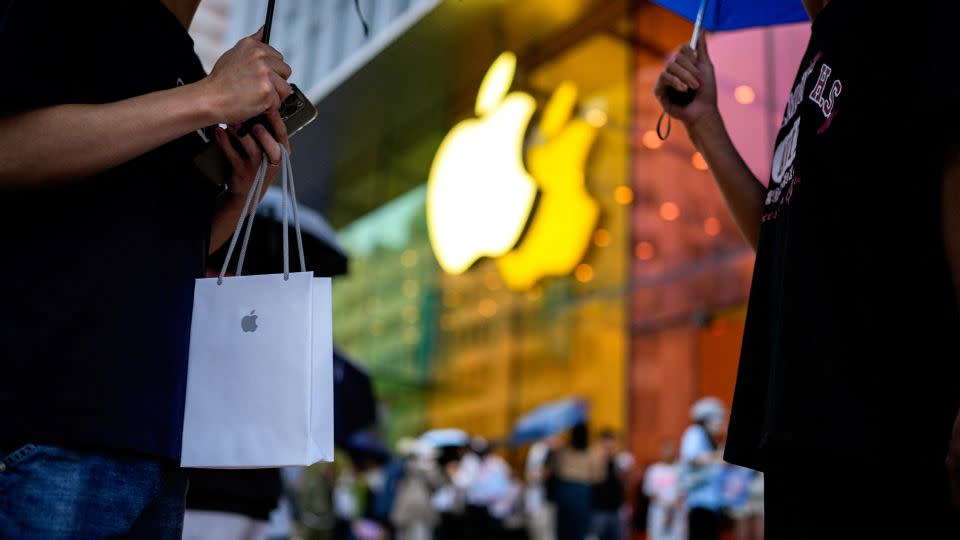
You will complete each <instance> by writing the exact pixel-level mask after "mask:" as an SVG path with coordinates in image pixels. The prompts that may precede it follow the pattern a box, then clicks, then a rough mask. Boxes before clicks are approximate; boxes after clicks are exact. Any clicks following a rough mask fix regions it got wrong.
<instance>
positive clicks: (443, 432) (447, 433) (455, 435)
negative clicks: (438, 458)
mask: <svg viewBox="0 0 960 540" xmlns="http://www.w3.org/2000/svg"><path fill="white" fill-rule="evenodd" d="M420 442H421V443H424V444H428V445H430V446H432V447H434V448H445V447H450V446H466V445H468V444H470V436H469V435H467V433H466V432H465V431H463V430H461V429H433V430H430V431H428V432H426V433H424V434H423V435H421V436H420Z"/></svg>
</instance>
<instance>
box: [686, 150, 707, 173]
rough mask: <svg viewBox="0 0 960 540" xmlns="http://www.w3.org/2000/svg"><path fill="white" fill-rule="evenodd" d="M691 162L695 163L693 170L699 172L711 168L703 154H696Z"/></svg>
mask: <svg viewBox="0 0 960 540" xmlns="http://www.w3.org/2000/svg"><path fill="white" fill-rule="evenodd" d="M690 162H691V163H693V168H694V169H696V170H698V171H705V170H707V169H709V168H710V166H709V165H707V160H705V159H703V154H701V153H700V152H697V153H695V154H694V155H693V157H692V158H691V159H690Z"/></svg>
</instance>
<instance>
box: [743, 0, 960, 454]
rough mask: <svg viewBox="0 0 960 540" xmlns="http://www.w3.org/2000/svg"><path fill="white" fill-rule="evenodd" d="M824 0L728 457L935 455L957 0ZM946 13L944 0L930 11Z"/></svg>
mask: <svg viewBox="0 0 960 540" xmlns="http://www.w3.org/2000/svg"><path fill="white" fill-rule="evenodd" d="M946 4H947V3H944V2H935V1H924V0H919V1H917V2H914V3H911V5H910V6H906V5H904V6H900V7H899V8H898V9H897V11H896V12H891V13H889V14H887V13H883V10H886V9H889V8H887V7H886V6H883V5H880V4H877V3H871V2H865V1H859V0H832V1H831V2H830V3H829V4H828V5H827V7H826V8H825V9H824V11H823V12H822V13H821V14H820V15H819V16H818V17H817V19H816V20H815V22H814V24H813V34H812V37H811V40H810V44H809V48H808V49H807V52H806V55H805V56H804V59H803V61H802V62H801V65H800V68H799V73H798V75H797V78H796V81H795V82H794V86H793V91H792V93H791V95H790V99H789V102H788V105H787V109H786V113H785V118H784V120H783V124H782V128H781V131H780V133H779V135H778V137H777V144H776V151H775V155H774V160H773V169H772V173H771V180H770V185H769V188H768V192H767V199H766V204H765V207H764V211H763V224H762V227H761V232H760V242H759V246H758V249H757V259H756V266H755V269H754V276H753V284H752V287H751V294H750V300H749V306H748V315H747V323H746V330H745V335H744V340H743V349H742V353H741V360H740V370H739V374H738V378H737V388H736V394H735V397H734V403H733V411H732V414H731V423H730V431H729V439H728V443H727V447H726V458H727V459H728V460H729V461H731V462H733V463H737V464H741V465H745V466H750V467H753V468H758V469H762V468H763V466H764V463H765V461H766V460H767V459H768V458H769V457H770V453H769V452H774V451H777V449H790V450H792V451H796V450H798V449H799V450H809V451H820V452H825V453H828V454H832V455H853V456H857V457H858V458H861V459H879V460H883V459H884V456H890V455H900V456H903V455H906V454H910V455H914V456H917V457H920V458H923V459H928V458H929V459H931V460H942V459H943V456H944V455H945V452H946V445H947V441H948V440H949V434H950V426H951V423H952V421H953V418H954V416H955V415H956V414H957V410H958V407H960V384H958V383H960V369H958V367H960V354H958V353H960V348H958V343H960V318H958V310H957V306H956V296H955V294H954V287H953V284H952V281H951V276H950V270H949V265H948V262H947V258H946V255H945V251H944V246H943V234H942V214H941V204H942V196H941V182H942V177H943V167H944V163H945V155H946V152H947V151H948V150H949V149H950V147H951V146H952V145H953V144H954V143H955V141H956V140H957V135H956V133H955V131H956V129H957V128H956V125H957V124H956V123H955V121H956V119H957V109H958V108H960V101H955V98H956V97H958V96H960V85H958V82H960V81H958V79H957V75H956V73H957V72H958V71H960V69H958V68H960V56H956V53H957V47H956V45H953V44H950V43H949V41H950V40H951V39H953V40H954V41H955V38H954V37H951V36H953V35H954V34H955V31H950V32H948V33H944V32H943V30H944V29H948V28H949V26H948V25H946V24H944V23H943V21H956V20H957V19H956V15H955V14H954V13H952V12H953V11H956V8H953V7H951V8H945V7H944V6H945V5H946ZM948 11H949V12H951V13H946V12H948Z"/></svg>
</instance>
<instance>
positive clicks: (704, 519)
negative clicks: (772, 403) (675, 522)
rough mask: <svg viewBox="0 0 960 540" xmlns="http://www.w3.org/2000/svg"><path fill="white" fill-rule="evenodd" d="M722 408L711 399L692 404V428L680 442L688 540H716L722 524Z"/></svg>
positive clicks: (681, 480)
mask: <svg viewBox="0 0 960 540" xmlns="http://www.w3.org/2000/svg"><path fill="white" fill-rule="evenodd" d="M726 414H727V411H726V407H725V406H724V405H723V403H722V402H721V401H720V400H718V399H716V398H712V397H706V398H702V399H700V400H698V401H697V402H696V403H694V405H693V407H692V408H691V410H690V418H691V419H692V420H693V424H692V425H691V426H690V427H688V428H687V430H686V431H685V432H684V434H683V439H682V440H681V442H680V462H681V476H680V485H681V489H682V490H683V491H684V492H685V493H686V504H687V509H688V514H687V531H688V534H689V538H690V540H718V539H719V538H720V532H721V527H722V523H723V507H724V495H723V472H724V471H723V457H722V456H723V450H722V449H721V448H720V441H719V437H720V436H721V434H722V432H723V428H724V426H725V425H726Z"/></svg>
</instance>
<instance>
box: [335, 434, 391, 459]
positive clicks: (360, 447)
mask: <svg viewBox="0 0 960 540" xmlns="http://www.w3.org/2000/svg"><path fill="white" fill-rule="evenodd" d="M344 450H346V451H347V453H349V454H350V455H351V458H352V459H354V460H355V461H359V460H362V459H363V458H370V459H372V460H373V461H378V462H381V463H385V462H387V461H389V460H390V450H388V449H387V446H386V445H385V444H383V442H382V441H381V440H380V439H379V438H378V437H377V436H375V435H371V434H370V433H367V432H366V431H358V432H356V433H353V434H352V435H350V437H348V438H347V442H346V444H345V445H344Z"/></svg>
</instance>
